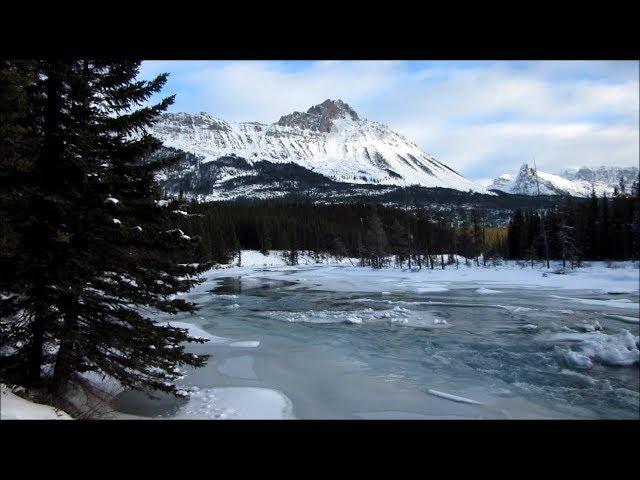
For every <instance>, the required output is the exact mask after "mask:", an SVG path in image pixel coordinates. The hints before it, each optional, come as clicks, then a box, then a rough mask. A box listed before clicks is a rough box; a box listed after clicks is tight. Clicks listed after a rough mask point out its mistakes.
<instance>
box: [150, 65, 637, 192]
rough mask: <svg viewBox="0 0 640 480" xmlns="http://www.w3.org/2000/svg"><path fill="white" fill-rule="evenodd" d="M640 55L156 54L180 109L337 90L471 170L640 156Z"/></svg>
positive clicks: (319, 97) (270, 117) (234, 112)
mask: <svg viewBox="0 0 640 480" xmlns="http://www.w3.org/2000/svg"><path fill="white" fill-rule="evenodd" d="M638 70H639V63H638V62H632V61H626V62H601V61H597V62H596V61H580V62H568V61H549V62H530V61H527V62H522V61H517V62H515V61H506V62H505V61H500V62H495V61H456V62H448V61H419V62H418V61H149V62H144V63H143V65H142V69H141V72H140V76H141V77H142V78H151V77H152V76H153V75H155V74H158V73H161V72H168V73H169V74H170V76H169V81H168V82H167V85H166V86H165V89H164V91H163V94H165V95H166V94H176V95H177V97H176V102H175V104H174V105H173V107H172V108H171V111H175V112H178V111H186V112H191V113H197V112H201V111H204V112H208V113H210V114H212V115H214V116H217V117H221V118H223V119H225V120H227V121H234V122H235V121H237V122H240V121H259V122H264V123H271V122H275V121H276V120H278V118H280V116H282V115H284V114H287V113H291V112H293V111H306V110H307V109H308V108H309V107H310V106H312V105H315V104H318V103H320V102H322V101H323V100H325V99H327V98H331V99H342V100H344V101H345V102H347V103H348V104H350V105H351V106H352V107H353V108H354V110H355V111H356V112H358V115H359V116H360V117H361V118H367V119H369V120H375V121H378V122H381V123H384V124H386V125H388V126H390V127H391V128H393V129H394V130H396V131H397V132H399V133H401V134H403V135H405V136H406V137H407V138H409V139H410V140H412V141H414V142H415V143H417V144H418V145H419V146H420V147H422V148H423V149H424V150H425V151H426V152H427V153H429V154H431V155H433V156H435V157H436V158H438V159H439V160H441V161H443V162H444V163H446V164H448V165H449V166H451V167H452V168H454V169H455V170H457V171H459V172H460V173H462V174H463V175H465V176H466V177H468V178H470V179H472V180H476V181H478V182H480V183H484V184H486V183H489V182H490V181H491V179H492V178H494V177H496V176H498V175H499V174H501V173H504V172H509V173H515V172H517V170H518V168H519V167H520V165H521V164H522V163H524V162H531V160H532V158H533V157H535V159H536V162H537V165H538V168H540V170H544V171H548V172H551V173H559V172H561V171H562V170H564V169H566V168H577V167H580V166H583V165H587V166H599V165H616V166H632V165H637V164H638V155H639V152H638V144H639V142H640V139H639V117H638V116H639V102H640V100H639V93H638V92H639V88H640V87H639V83H638Z"/></svg>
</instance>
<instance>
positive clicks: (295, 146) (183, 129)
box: [151, 100, 487, 193]
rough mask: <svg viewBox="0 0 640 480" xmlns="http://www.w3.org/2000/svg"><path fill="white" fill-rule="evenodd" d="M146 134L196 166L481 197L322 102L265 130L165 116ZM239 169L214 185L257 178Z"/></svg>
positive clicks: (394, 136)
mask: <svg viewBox="0 0 640 480" xmlns="http://www.w3.org/2000/svg"><path fill="white" fill-rule="evenodd" d="M151 133H152V134H153V135H154V136H156V137H157V138H159V139H160V140H162V142H163V143H164V145H165V146H168V147H173V148H177V149H179V150H183V151H186V152H189V153H192V154H194V155H196V156H197V157H199V158H200V159H201V162H202V164H206V163H208V162H215V161H217V160H219V159H221V158H229V157H237V158H240V159H243V160H246V162H247V163H248V165H249V167H251V166H253V165H254V164H256V163H259V162H263V161H267V162H270V163H272V164H291V163H293V164H296V165H298V166H300V167H303V168H304V169H307V170H309V171H311V172H313V173H316V174H320V175H322V176H324V177H327V179H330V180H332V181H334V182H344V183H350V184H361V185H363V184H372V185H389V186H404V185H407V186H410V185H420V186H423V187H442V188H451V189H456V190H461V191H465V192H466V191H469V190H471V191H474V192H481V193H487V189H486V188H485V187H483V186H480V185H478V184H476V183H474V182H472V181H470V180H467V179H466V178H464V177H463V176H462V175H460V174H458V173H457V172H455V171H454V170H452V169H451V168H449V167H448V166H447V165H445V164H444V163H442V162H439V161H438V160H436V159H435V158H433V157H432V156H431V155H428V154H427V153H425V152H423V151H422V150H421V149H420V148H419V147H418V146H417V145H415V144H414V143H412V142H410V141H409V140H407V139H406V138H405V137H403V136H402V135H400V134H398V133H396V132H394V131H393V130H391V129H390V128H388V127H386V126H385V125H382V124H380V123H377V122H373V121H369V120H364V119H361V118H360V117H359V116H358V114H357V113H356V112H355V111H354V110H353V109H352V108H351V107H350V106H349V105H347V104H346V103H344V102H343V101H341V100H337V101H334V100H326V101H324V102H323V103H321V104H319V105H315V106H313V107H311V108H309V110H307V111H306V112H294V113H291V114H289V115H285V116H283V117H281V118H280V119H279V120H278V121H277V122H275V123H272V124H262V123H257V122H245V123H231V122H226V121H224V120H221V119H218V118H215V117H213V116H211V115H209V114H207V113H199V114H196V115H191V114H188V113H166V114H164V115H163V116H162V117H161V118H160V120H159V121H158V123H156V124H155V125H154V127H153V128H152V132H151ZM244 167H245V166H244V165H243V168H241V169H230V168H226V169H225V170H224V172H222V171H219V170H216V171H217V172H218V173H220V174H222V175H221V176H219V177H218V179H217V180H216V182H220V181H226V180H229V179H232V178H234V177H235V176H238V175H240V176H241V175H255V174H256V173H255V169H252V168H244Z"/></svg>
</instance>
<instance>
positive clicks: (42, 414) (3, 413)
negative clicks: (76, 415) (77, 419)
mask: <svg viewBox="0 0 640 480" xmlns="http://www.w3.org/2000/svg"><path fill="white" fill-rule="evenodd" d="M0 419H1V420H71V417H70V416H69V414H67V413H66V412H63V411H62V410H58V409H57V408H54V407H51V406H49V405H42V404H40V403H34V402H31V401H29V400H27V399H25V398H22V397H20V396H18V395H16V394H15V393H13V392H12V391H11V390H10V389H9V387H7V386H6V385H4V384H0Z"/></svg>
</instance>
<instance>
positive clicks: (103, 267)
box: [12, 60, 205, 393]
mask: <svg viewBox="0 0 640 480" xmlns="http://www.w3.org/2000/svg"><path fill="white" fill-rule="evenodd" d="M139 63H140V62H136V61H121V62H102V61H86V60H78V61H70V62H60V61H46V62H37V63H35V64H34V66H33V68H34V69H35V70H36V72H37V75H36V77H35V78H36V79H37V81H35V82H34V85H33V88H31V89H30V91H29V107H30V110H31V111H30V115H31V117H30V122H31V124H32V125H34V127H35V128H36V130H37V132H36V133H35V134H34V136H35V137H37V138H41V141H40V147H39V151H38V153H37V155H36V161H35V164H36V166H35V168H34V171H35V174H34V175H33V177H34V184H35V186H34V189H33V190H34V192H35V193H34V194H33V195H32V196H31V197H32V200H31V202H32V205H33V207H34V209H33V211H34V212H35V215H34V217H35V219H34V221H33V228H31V229H27V230H25V232H24V238H30V239H33V244H29V243H27V244H25V245H23V247H22V249H23V254H24V252H27V253H29V254H32V255H33V257H34V258H35V259H36V261H35V262H34V266H33V267H32V268H31V269H30V270H26V271H22V270H21V271H20V275H21V279H20V280H21V282H22V283H18V284H17V285H16V286H15V287H13V291H16V290H17V293H19V294H20V295H21V296H22V297H23V298H25V299H27V301H26V302H25V303H24V304H23V305H22V312H23V317H24V318H26V319H28V322H29V323H30V325H31V328H30V329H29V330H30V331H31V333H30V342H29V343H30V350H31V353H30V368H29V372H30V374H31V376H32V377H33V378H37V376H38V374H39V370H40V367H41V365H42V363H43V362H48V361H49V360H53V359H47V358H45V357H44V355H43V352H45V351H54V352H55V366H54V375H53V380H54V382H53V383H54V390H55V391H57V392H59V393H62V392H63V391H64V389H65V387H66V385H67V383H68V381H69V380H70V378H71V377H72V375H73V374H74V373H75V372H83V371H94V372H98V373H101V374H105V375H110V376H112V377H114V378H115V379H117V380H118V381H120V383H121V384H122V385H123V386H125V387H129V388H134V389H140V390H145V391H151V390H157V389H159V390H164V391H167V392H173V393H177V392H178V389H177V387H176V386H175V385H174V383H173V380H175V379H176V378H178V374H177V372H178V367H179V366H180V365H185V364H186V365H191V366H201V365H203V363H204V361H205V357H198V356H194V355H191V354H187V353H186V352H185V351H184V345H183V342H186V341H196V342H202V341H203V340H201V339H195V338H193V337H191V336H189V335H188V332H187V331H186V330H185V329H178V328H174V327H170V326H168V325H166V326H164V325H160V324H158V323H157V322H155V321H154V320H153V318H152V317H149V316H147V315H146V314H143V313H142V312H143V310H142V309H141V308H140V307H145V308H148V309H150V310H151V311H156V312H165V313H168V314H175V313H178V312H182V311H185V312H193V311H194V310H195V308H196V306H195V305H194V304H191V303H188V302H186V301H184V300H182V299H175V298H172V297H173V295H174V294H176V293H179V292H186V291H187V290H189V289H190V288H191V287H192V286H193V285H194V284H196V283H197V282H198V278H197V274H198V273H199V272H201V271H202V270H203V269H204V268H205V266H196V265H188V264H178V263H177V262H176V261H175V258H176V257H177V252H180V251H181V250H186V251H189V250H190V249H193V248H194V247H195V246H196V244H197V241H196V239H193V238H191V237H189V236H188V235H185V234H184V233H183V231H182V230H181V229H178V228H175V227H174V226H173V225H175V223H177V221H178V217H180V215H179V214H176V212H177V211H179V210H181V209H183V208H186V207H184V206H183V205H181V204H179V203H176V202H173V203H170V204H169V206H165V203H163V202H159V201H158V200H159V199H160V190H159V188H158V186H157V184H156V183H155V180H154V175H155V174H156V173H157V172H158V171H160V170H161V169H162V168H165V167H166V166H167V165H170V164H171V163H172V162H175V161H177V160H178V159H177V158H166V159H163V160H158V161H154V162H149V161H142V158H143V157H144V156H146V155H148V154H149V153H150V152H152V151H154V150H155V149H157V148H158V147H159V146H160V142H159V141H158V140H156V139H154V138H153V137H151V136H150V135H148V134H147V133H146V128H148V127H149V126H150V125H151V124H152V123H153V122H154V121H155V120H156V118H157V117H158V115H159V114H160V113H161V112H162V111H164V110H166V108H167V107H168V106H169V105H170V104H171V103H172V101H173V98H172V97H169V98H166V99H164V100H162V101H161V102H160V103H158V104H156V105H152V106H143V105H144V104H145V103H146V101H147V99H148V98H149V97H150V96H151V95H153V94H155V93H157V92H159V91H160V89H161V88H162V86H163V85H164V83H165V81H166V75H160V76H159V77H157V78H156V79H154V80H152V81H149V82H145V81H137V80H136V76H137V74H138V68H139ZM37 234H40V236H38V235H37ZM12 261H13V262H14V263H18V259H16V258H14V259H12ZM34 273H42V277H41V278H40V279H37V280H36V279H34ZM45 344H47V345H49V347H48V348H47V349H46V350H45V348H44V346H45ZM56 345H57V351H56V348H55V346H56ZM52 347H53V348H52Z"/></svg>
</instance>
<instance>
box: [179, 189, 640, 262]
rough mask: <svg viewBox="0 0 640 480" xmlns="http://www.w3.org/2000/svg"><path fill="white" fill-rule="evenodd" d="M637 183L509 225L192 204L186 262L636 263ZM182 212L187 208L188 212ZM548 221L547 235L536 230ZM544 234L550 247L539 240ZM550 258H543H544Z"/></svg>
mask: <svg viewBox="0 0 640 480" xmlns="http://www.w3.org/2000/svg"><path fill="white" fill-rule="evenodd" d="M637 185H638V182H635V183H634V185H632V186H631V188H630V191H629V192H627V191H626V189H625V188H624V186H623V187H622V189H621V191H620V190H617V189H616V193H615V195H614V196H613V197H612V198H607V197H603V198H596V197H595V195H593V196H592V197H591V198H590V199H575V198H572V197H567V198H565V199H562V200H561V201H560V202H559V203H558V205H556V206H552V207H550V208H546V209H543V210H534V209H529V210H526V211H523V210H522V209H516V210H515V211H514V212H513V215H512V219H511V221H510V222H509V226H508V228H506V229H503V228H495V227H490V226H487V224H488V222H487V212H486V210H485V209H484V208H482V207H481V206H475V207H473V208H471V209H470V210H465V209H463V208H458V209H441V208H429V207H427V206H424V205H419V204H416V205H413V206H412V207H411V208H408V209H402V208H398V207H392V206H383V205H380V204H370V203H369V204H367V203H339V204H328V205H327V204H314V203H311V202H282V201H256V202H213V203H195V202H192V203H191V205H190V208H189V211H190V212H191V213H190V214H187V215H184V217H183V219H182V220H181V225H180V228H182V229H183V230H184V231H186V232H188V233H189V235H196V236H198V237H199V238H200V239H201V242H200V246H199V248H198V250H197V251H196V252H194V254H193V255H192V256H191V257H189V258H188V259H185V260H188V261H192V262H201V261H213V262H218V263H229V262H231V261H232V259H234V258H235V257H236V256H238V254H239V252H240V251H241V250H242V249H253V250H260V251H261V252H263V253H265V254H266V253H267V252H268V251H269V250H281V251H284V252H288V253H287V258H288V259H289V261H290V263H296V258H297V256H296V252H299V251H306V252H309V253H310V254H313V255H315V256H320V255H332V256H335V257H352V258H358V259H359V263H360V265H362V266H373V267H382V266H385V265H387V264H389V262H391V260H393V262H394V264H395V265H398V266H402V265H406V266H409V267H412V266H413V267H417V268H422V267H428V268H434V266H435V265H438V266H439V267H441V268H444V267H445V265H446V264H448V263H453V262H454V261H455V260H454V259H455V255H460V256H462V257H464V258H466V259H467V262H469V261H473V262H475V263H476V264H479V263H480V259H482V263H483V264H485V265H486V263H487V261H488V260H492V259H499V258H507V259H516V260H528V261H536V260H541V259H546V258H547V257H548V258H549V259H556V260H560V259H564V260H565V261H571V262H573V263H572V264H575V263H577V262H579V261H581V260H584V259H589V260H604V259H606V260H609V259H610V260H623V259H632V258H633V259H638V258H640V254H639V248H640V245H639V236H638V232H639V224H640V222H639V220H638V216H639V214H640V208H639V199H638V187H637ZM185 213H186V212H185ZM542 221H544V229H543V228H542ZM545 237H546V242H545ZM547 252H548V253H547Z"/></svg>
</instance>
